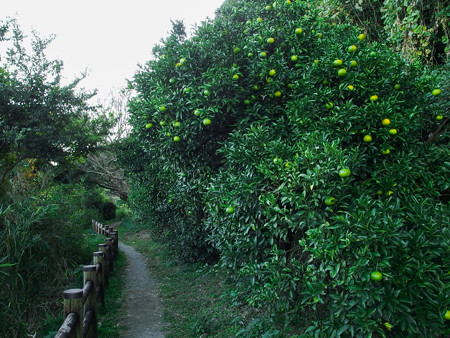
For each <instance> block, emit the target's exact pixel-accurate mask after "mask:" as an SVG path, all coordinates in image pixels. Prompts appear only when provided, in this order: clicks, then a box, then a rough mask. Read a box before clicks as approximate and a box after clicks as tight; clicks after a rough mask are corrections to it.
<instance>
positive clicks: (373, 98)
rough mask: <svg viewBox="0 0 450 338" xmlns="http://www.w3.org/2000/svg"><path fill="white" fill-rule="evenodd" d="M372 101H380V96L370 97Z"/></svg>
mask: <svg viewBox="0 0 450 338" xmlns="http://www.w3.org/2000/svg"><path fill="white" fill-rule="evenodd" d="M370 101H372V102H375V101H378V95H372V96H371V97H370Z"/></svg>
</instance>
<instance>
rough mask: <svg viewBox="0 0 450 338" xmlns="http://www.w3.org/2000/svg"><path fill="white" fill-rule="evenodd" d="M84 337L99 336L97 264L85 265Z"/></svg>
mask: <svg viewBox="0 0 450 338" xmlns="http://www.w3.org/2000/svg"><path fill="white" fill-rule="evenodd" d="M83 285H84V287H83V303H84V312H83V315H84V323H83V337H92V338H96V337H97V266H96V265H85V266H83Z"/></svg>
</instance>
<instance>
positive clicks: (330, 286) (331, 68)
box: [121, 1, 450, 337]
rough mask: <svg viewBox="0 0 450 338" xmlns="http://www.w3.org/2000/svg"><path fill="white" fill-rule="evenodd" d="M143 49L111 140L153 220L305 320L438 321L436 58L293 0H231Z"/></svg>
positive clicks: (443, 97)
mask: <svg viewBox="0 0 450 338" xmlns="http://www.w3.org/2000/svg"><path fill="white" fill-rule="evenodd" d="M154 54H155V59H154V60H151V61H149V62H148V63H147V64H146V65H144V66H143V67H142V68H141V69H140V70H139V71H138V72H137V73H136V75H135V78H134V81H132V82H131V83H130V86H132V87H133V88H134V89H135V90H136V91H137V93H138V94H137V96H136V98H135V99H133V100H132V101H131V102H130V112H131V123H132V125H133V128H134V130H133V133H132V134H131V136H130V138H129V139H127V140H126V141H125V142H124V143H123V145H122V150H123V151H122V155H121V156H122V161H123V163H124V164H125V165H126V166H127V168H128V171H129V173H130V176H131V179H132V184H131V193H130V203H131V204H132V207H133V208H134V210H135V211H136V213H137V214H138V215H139V217H140V218H142V219H144V220H148V221H150V222H151V224H152V229H153V231H154V233H155V234H157V235H159V236H160V238H161V239H162V240H164V241H166V242H168V243H169V244H170V245H171V246H172V247H173V248H174V249H175V250H177V251H178V252H179V253H180V254H181V256H182V257H184V258H185V259H186V260H214V259H216V257H219V259H220V262H221V263H222V264H223V265H224V266H225V267H227V268H229V269H230V272H231V273H232V275H233V276H234V277H235V278H236V281H237V284H238V285H239V290H240V294H241V296H243V297H245V299H246V300H247V301H248V303H249V304H251V305H254V306H258V307H261V308H266V309H269V310H270V313H272V314H283V315H284V317H285V318H287V319H289V320H293V321H296V320H300V319H301V321H302V325H304V324H305V322H306V323H307V325H306V326H305V327H304V328H303V329H302V333H305V334H311V335H313V334H315V335H319V336H339V335H346V336H350V335H351V336H356V335H358V336H359V335H368V334H375V333H376V334H379V335H381V336H399V335H403V336H404V335H411V336H417V335H420V336H430V337H432V336H436V335H438V334H444V333H449V329H448V324H446V322H445V319H444V314H445V313H446V311H447V309H449V308H450V299H449V298H448V292H449V280H450V274H448V271H449V270H450V261H449V258H448V247H449V238H450V236H449V228H448V224H450V222H449V221H450V213H449V208H448V196H449V185H450V179H449V176H448V172H449V162H448V155H449V150H448V141H449V137H448V136H449V135H448V131H447V127H446V126H447V123H448V116H446V115H447V114H448V110H449V106H450V105H449V101H448V92H447V91H446V88H448V77H446V74H447V75H448V70H447V69H446V68H444V67H442V68H440V69H434V70H433V69H428V68H424V67H423V66H421V65H416V64H407V63H406V62H405V61H404V60H402V59H401V58H400V56H398V55H397V54H396V53H394V52H393V51H391V50H390V49H388V48H387V47H385V46H384V45H382V44H380V43H376V42H370V37H366V36H365V35H364V33H363V32H361V31H360V30H359V29H358V28H357V27H354V26H350V25H338V24H333V23H332V22H330V20H328V19H327V18H324V17H322V16H321V11H320V8H318V9H316V8H314V7H313V6H311V5H310V4H309V3H307V2H303V1H277V2H275V3H271V2H268V1H250V2H249V1H226V2H225V3H224V4H223V6H222V7H221V8H220V9H219V10H218V12H217V17H216V19H215V20H214V21H208V22H204V23H203V24H202V25H201V26H200V27H198V28H197V29H196V31H195V33H194V34H193V36H192V37H191V38H189V39H186V34H185V32H184V28H183V26H182V25H181V24H180V23H175V24H174V29H173V31H172V33H171V35H170V36H169V37H168V38H167V39H166V40H164V41H163V43H162V44H161V45H159V46H156V47H155V48H154ZM439 88H441V89H439ZM343 169H344V170H343ZM380 273H381V274H380Z"/></svg>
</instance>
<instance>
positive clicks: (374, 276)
mask: <svg viewBox="0 0 450 338" xmlns="http://www.w3.org/2000/svg"><path fill="white" fill-rule="evenodd" d="M370 279H371V280H373V281H375V282H379V281H380V280H382V279H383V274H382V273H381V272H380V271H372V272H371V273H370Z"/></svg>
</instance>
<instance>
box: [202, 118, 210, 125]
mask: <svg viewBox="0 0 450 338" xmlns="http://www.w3.org/2000/svg"><path fill="white" fill-rule="evenodd" d="M203 124H204V125H205V126H208V125H210V124H211V120H210V119H208V118H206V119H203Z"/></svg>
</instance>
